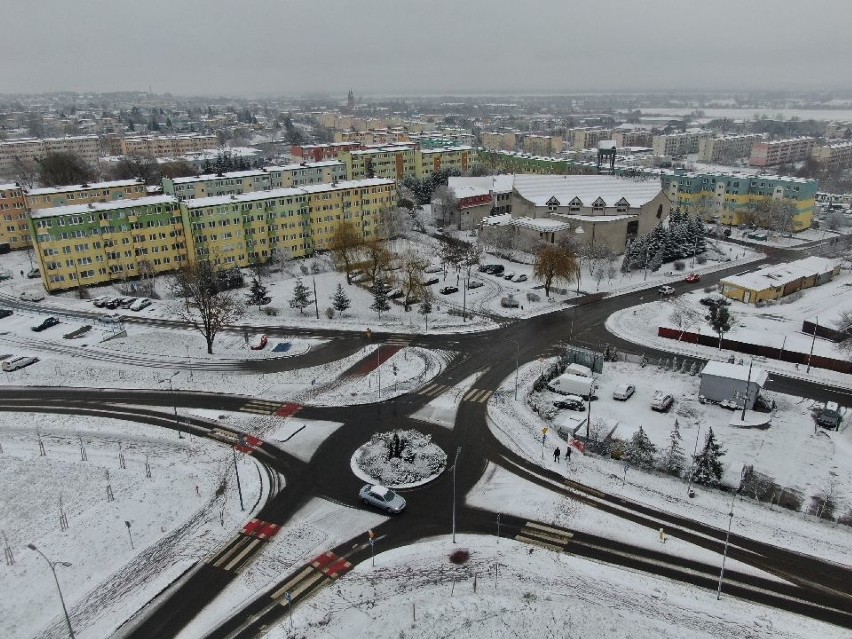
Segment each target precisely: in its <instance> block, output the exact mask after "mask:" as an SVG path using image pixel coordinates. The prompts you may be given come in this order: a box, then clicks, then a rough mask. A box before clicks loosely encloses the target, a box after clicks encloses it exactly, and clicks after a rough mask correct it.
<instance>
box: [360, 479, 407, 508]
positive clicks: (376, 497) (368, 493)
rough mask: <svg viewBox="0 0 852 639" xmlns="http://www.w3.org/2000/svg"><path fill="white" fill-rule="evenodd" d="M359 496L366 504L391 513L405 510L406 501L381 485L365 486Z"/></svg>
mask: <svg viewBox="0 0 852 639" xmlns="http://www.w3.org/2000/svg"><path fill="white" fill-rule="evenodd" d="M358 495H359V496H360V497H361V501H362V502H364V503H365V504H369V505H371V506H375V507H376V508H381V509H382V510H385V511H387V512H389V513H401V512H402V511H403V510H405V505H406V504H405V499H404V498H403V497H402V495H398V494H397V493H395V492H393V491H392V490H391V489H390V488H386V487H385V486H381V485H379V484H364V486H363V487H362V488H361V490H360V491H358Z"/></svg>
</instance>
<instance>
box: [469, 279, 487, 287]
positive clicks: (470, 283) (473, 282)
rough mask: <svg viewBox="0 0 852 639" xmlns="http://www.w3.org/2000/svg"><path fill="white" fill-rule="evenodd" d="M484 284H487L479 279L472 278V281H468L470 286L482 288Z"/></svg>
mask: <svg viewBox="0 0 852 639" xmlns="http://www.w3.org/2000/svg"><path fill="white" fill-rule="evenodd" d="M482 286H485V284H483V283H482V282H480V281H479V280H471V281H470V282H468V283H467V287H468V288H480V287H482Z"/></svg>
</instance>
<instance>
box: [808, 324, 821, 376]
mask: <svg viewBox="0 0 852 639" xmlns="http://www.w3.org/2000/svg"><path fill="white" fill-rule="evenodd" d="M818 328H819V316H817V317H816V324H814V336H813V339H811V352H810V353H808V370H807V371H806V372H808V373H810V372H811V357H813V354H814V344H816V334H817V329H818Z"/></svg>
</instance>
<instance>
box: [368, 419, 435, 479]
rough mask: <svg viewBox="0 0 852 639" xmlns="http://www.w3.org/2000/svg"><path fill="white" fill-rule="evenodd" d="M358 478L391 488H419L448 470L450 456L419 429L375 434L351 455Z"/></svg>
mask: <svg viewBox="0 0 852 639" xmlns="http://www.w3.org/2000/svg"><path fill="white" fill-rule="evenodd" d="M351 467H352V472H353V473H354V474H355V476H356V477H358V478H359V479H362V480H364V481H366V482H370V483H379V484H382V485H383V486H387V487H389V488H397V489H399V488H416V487H417V486H423V485H424V484H427V483H429V482H430V481H432V480H434V479H436V478H437V477H438V476H439V475H440V474H441V473H442V472H444V469H445V468H446V467H447V454H446V453H445V452H444V451H443V450H441V448H440V447H438V446H437V445H436V444H434V443H433V442H432V437H431V436H430V435H426V434H424V433H421V432H419V431H416V430H413V429H412V430H406V429H396V430H392V431H386V432H383V433H376V434H375V435H373V436H372V437H371V438H370V441H369V442H367V443H366V444H364V445H362V446H360V447H359V448H358V449H357V450H356V451H355V453H354V454H353V455H352V461H351Z"/></svg>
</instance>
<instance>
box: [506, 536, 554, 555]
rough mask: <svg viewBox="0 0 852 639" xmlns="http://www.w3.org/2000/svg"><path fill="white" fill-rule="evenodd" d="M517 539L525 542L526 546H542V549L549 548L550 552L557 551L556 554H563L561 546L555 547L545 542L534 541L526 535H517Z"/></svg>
mask: <svg viewBox="0 0 852 639" xmlns="http://www.w3.org/2000/svg"><path fill="white" fill-rule="evenodd" d="M515 539H516V540H517V541H520V542H523V543H525V544H532V545H533V546H541V547H542V548H547V549H548V550H555V551H556V552H562V547H561V546H554V545H553V544H548V543H547V542H544V541H539V540H538V539H532V538H530V537H525V536H524V535H515Z"/></svg>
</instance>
